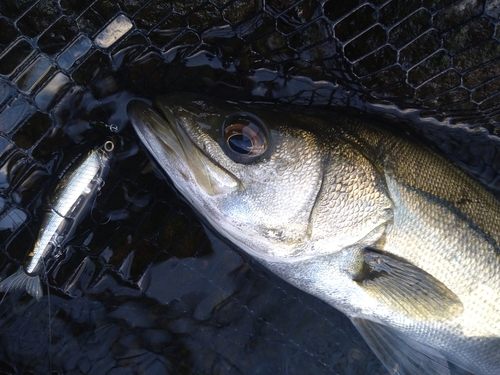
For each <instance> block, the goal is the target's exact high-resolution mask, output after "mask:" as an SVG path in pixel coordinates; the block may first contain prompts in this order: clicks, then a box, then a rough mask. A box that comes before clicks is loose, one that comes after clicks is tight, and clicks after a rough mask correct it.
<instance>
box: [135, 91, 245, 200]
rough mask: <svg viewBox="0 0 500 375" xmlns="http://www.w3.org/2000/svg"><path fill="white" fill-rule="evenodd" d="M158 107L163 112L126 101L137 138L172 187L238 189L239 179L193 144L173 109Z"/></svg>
mask: <svg viewBox="0 0 500 375" xmlns="http://www.w3.org/2000/svg"><path fill="white" fill-rule="evenodd" d="M161 110H162V113H163V115H164V116H162V115H161V114H160V113H158V112H157V111H156V110H155V109H154V108H152V107H151V106H150V105H148V104H147V103H145V102H143V101H141V100H132V101H130V102H129V103H128V105H127V114H128V117H129V119H130V121H131V123H132V126H133V127H134V129H135V131H136V132H137V134H138V135H139V138H140V139H141V141H142V142H143V144H144V145H145V146H146V148H147V149H148V151H149V152H150V153H151V154H152V155H153V156H154V158H155V159H156V160H157V162H158V163H159V164H160V166H161V167H162V168H163V169H164V170H165V171H166V172H167V174H168V175H169V176H170V178H171V179H172V181H173V182H174V184H175V185H176V187H177V188H178V189H179V190H181V191H182V192H184V191H185V190H186V189H188V190H190V191H191V192H193V191H196V189H198V190H200V189H201V190H202V191H203V192H204V193H205V194H206V195H209V196H216V195H219V194H225V193H228V192H231V191H234V190H237V189H239V187H240V181H239V180H238V179H237V178H236V177H235V176H234V175H233V174H232V173H230V172H229V171H227V170H226V169H224V168H223V167H221V166H220V165H219V164H218V163H217V162H215V161H214V160H213V159H212V158H210V157H209V156H207V155H206V154H205V153H204V152H203V151H202V150H201V149H200V148H199V147H198V146H197V143H196V141H195V140H193V139H191V137H190V136H189V135H188V132H186V130H185V129H184V126H187V125H186V124H184V123H183V122H182V121H181V120H179V119H178V118H177V117H176V116H175V113H174V111H173V109H172V108H171V107H169V106H168V105H165V104H163V105H162V106H161ZM193 203H195V202H193Z"/></svg>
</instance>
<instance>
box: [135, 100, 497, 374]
mask: <svg viewBox="0 0 500 375" xmlns="http://www.w3.org/2000/svg"><path fill="white" fill-rule="evenodd" d="M127 113H128V117H129V119H130V121H131V123H132V126H133V127H134V129H135V131H136V133H137V134H138V137H139V138H140V140H141V141H142V143H143V145H144V146H145V148H146V149H147V151H148V152H149V153H150V154H151V156H152V158H153V159H154V160H155V161H156V162H157V163H158V164H159V166H160V167H161V168H162V169H163V171H164V172H165V173H166V175H168V177H169V178H170V180H171V181H172V183H173V184H174V185H175V187H176V189H177V190H178V191H179V192H180V193H181V194H182V195H183V196H184V197H185V199H186V200H187V201H188V202H189V203H190V204H191V205H192V206H193V207H194V209H195V210H196V211H197V212H198V213H199V214H200V215H201V217H202V218H204V220H205V221H206V222H208V223H209V224H210V225H211V226H212V227H213V228H214V229H215V231H217V232H218V233H219V234H220V235H221V236H223V237H225V238H226V239H227V240H229V241H231V242H232V243H233V244H234V245H235V246H236V247H238V248H239V249H241V250H242V251H243V252H245V253H247V254H249V255H251V256H252V257H253V258H254V259H256V260H257V261H258V262H260V263H262V264H263V265H264V266H265V267H267V268H268V269H269V270H270V271H271V272H273V273H275V274H277V275H278V276H280V277H281V278H282V279H284V280H286V281H287V282H289V283H290V284H292V285H294V286H296V287H297V288H299V289H301V290H303V291H305V292H307V293H310V294H312V295H314V296H316V297H318V298H320V299H321V300H323V301H325V302H327V303H328V304H330V305H331V306H333V307H334V308H336V309H338V310H339V311H341V312H343V313H344V314H346V315H347V317H348V318H349V319H350V320H351V322H352V323H353V324H354V326H355V327H356V328H357V330H358V331H359V332H360V334H361V335H362V336H363V338H364V339H365V341H366V342H367V343H368V345H369V346H370V348H371V349H372V350H373V352H374V353H375V354H376V355H377V357H378V358H379V359H380V361H381V362H382V363H383V364H384V365H385V367H386V368H387V370H388V371H389V373H391V374H399V375H415V374H429V375H431V374H432V375H438V374H439V375H443V374H450V366H449V363H450V362H451V363H454V364H455V365H457V366H459V367H461V368H463V369H465V370H467V371H469V372H471V373H473V374H476V375H494V374H499V373H500V272H499V271H500V246H499V244H500V221H499V218H500V202H499V200H498V199H497V198H496V197H495V196H494V195H493V194H492V193H490V192H489V191H488V190H487V189H486V188H484V187H483V186H482V185H481V184H480V183H479V182H477V181H476V180H474V179H473V178H472V177H470V176H469V175H468V174H467V173H466V172H465V171H463V170H462V169H460V168H459V167H458V166H457V165H455V164H454V163H453V162H451V161H450V160H448V159H447V158H445V157H444V156H442V155H441V154H438V153H436V152H435V151H433V150H432V149H431V148H430V147H428V146H427V145H425V144H423V143H421V142H418V141H416V140H414V139H412V138H410V137H408V136H406V135H405V134H402V133H400V132H398V131H396V130H394V129H391V128H390V127H388V126H385V125H384V124H382V123H376V122H374V121H369V120H366V119H363V118H362V117H360V116H354V115H349V114H342V113H340V112H338V111H333V110H327V109H314V110H312V109H304V108H297V107H290V106H286V107H280V106H277V105H265V104H263V103H260V104H259V103H240V102H232V101H223V100H216V99H213V98H207V97H204V96H201V95H196V94H182V93H181V94H180V93H175V94H170V95H165V96H161V97H159V98H157V99H156V100H155V102H154V106H151V105H149V104H147V103H145V102H144V101H141V100H139V99H135V100H133V101H130V102H129V103H128V105H127Z"/></svg>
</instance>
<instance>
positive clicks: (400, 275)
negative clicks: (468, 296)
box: [355, 249, 463, 321]
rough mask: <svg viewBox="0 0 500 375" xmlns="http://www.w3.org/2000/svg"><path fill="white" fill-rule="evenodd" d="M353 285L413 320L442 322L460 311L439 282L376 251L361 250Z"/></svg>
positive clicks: (454, 296) (459, 302)
mask: <svg viewBox="0 0 500 375" xmlns="http://www.w3.org/2000/svg"><path fill="white" fill-rule="evenodd" d="M355 281H357V282H358V283H359V284H360V285H361V286H362V287H363V289H364V290H365V291H366V292H367V293H368V294H370V295H372V296H373V297H374V298H376V299H377V300H379V301H381V302H383V303H385V304H387V305H388V306H389V307H390V308H392V309H394V310H395V311H398V312H400V313H403V314H406V315H408V316H409V317H411V318H412V319H416V320H435V321H442V320H448V319H451V318H453V317H456V316H457V315H459V314H460V313H461V312H462V311H463V306H462V303H461V301H460V299H459V298H458V297H457V295H456V294H454V293H453V292H452V291H450V290H449V289H448V288H447V287H446V285H444V284H443V283H442V282H441V281H439V280H438V279H436V278H435V277H433V276H432V275H430V274H429V273H427V272H425V271H424V270H422V269H421V268H418V267H416V266H415V265H413V264H411V263H409V262H407V261H405V260H403V259H400V258H397V257H394V256H391V255H388V254H383V253H380V252H378V251H376V250H370V249H365V250H363V265H362V267H361V271H360V272H359V274H358V275H357V276H356V278H355Z"/></svg>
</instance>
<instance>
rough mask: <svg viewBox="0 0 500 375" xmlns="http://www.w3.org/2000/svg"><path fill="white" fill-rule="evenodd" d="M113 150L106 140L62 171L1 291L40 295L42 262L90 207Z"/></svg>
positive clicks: (73, 229) (1, 283)
mask: <svg viewBox="0 0 500 375" xmlns="http://www.w3.org/2000/svg"><path fill="white" fill-rule="evenodd" d="M113 149H114V143H113V142H112V141H111V140H108V141H106V142H104V144H101V145H99V146H98V147H96V148H94V149H93V150H91V151H90V152H88V154H87V155H85V156H84V157H83V158H80V160H78V161H77V162H75V164H74V165H72V166H71V167H70V168H68V170H67V171H66V172H65V173H64V174H63V176H62V178H61V180H60V181H59V183H58V184H57V186H56V188H55V190H54V192H53V193H52V194H51V197H50V198H49V200H48V202H47V204H46V205H45V208H44V211H45V214H44V216H43V219H42V224H41V229H40V231H39V233H38V236H37V240H36V242H35V245H34V247H33V250H32V251H31V252H30V253H29V254H28V255H27V256H26V258H25V260H24V262H23V266H21V268H20V269H19V270H18V271H17V272H15V273H14V274H13V275H11V276H9V277H8V278H6V279H5V280H2V281H1V282H0V291H1V292H8V291H12V290H17V289H21V290H26V291H27V292H28V293H29V294H31V295H32V296H33V297H35V298H36V299H37V300H39V299H40V298H41V297H42V295H43V291H42V286H41V283H40V277H39V275H40V274H41V273H42V272H43V271H44V269H45V261H46V259H47V258H48V257H51V256H53V255H54V254H55V252H56V251H57V249H58V248H60V247H61V246H63V244H64V242H65V241H66V240H68V239H69V238H70V237H71V236H72V234H73V232H74V231H75V229H76V227H77V225H78V224H79V222H80V221H81V220H82V219H83V217H85V215H86V213H87V212H88V210H89V209H90V208H91V206H92V204H93V202H94V199H95V196H96V193H97V192H98V191H99V190H100V188H101V187H102V185H103V182H104V179H105V177H106V175H107V173H108V172H109V169H110V163H111V160H112V154H113Z"/></svg>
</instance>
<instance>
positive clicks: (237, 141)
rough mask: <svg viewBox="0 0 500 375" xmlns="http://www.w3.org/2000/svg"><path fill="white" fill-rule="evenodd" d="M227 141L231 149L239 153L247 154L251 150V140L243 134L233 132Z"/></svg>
mask: <svg viewBox="0 0 500 375" xmlns="http://www.w3.org/2000/svg"><path fill="white" fill-rule="evenodd" d="M227 143H228V145H229V147H231V150H233V151H234V152H236V153H238V154H241V155H248V154H249V153H250V152H252V146H253V145H252V140H251V139H250V138H249V137H248V136H246V135H245V134H235V135H233V136H231V137H230V138H229V139H228V140H227Z"/></svg>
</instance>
